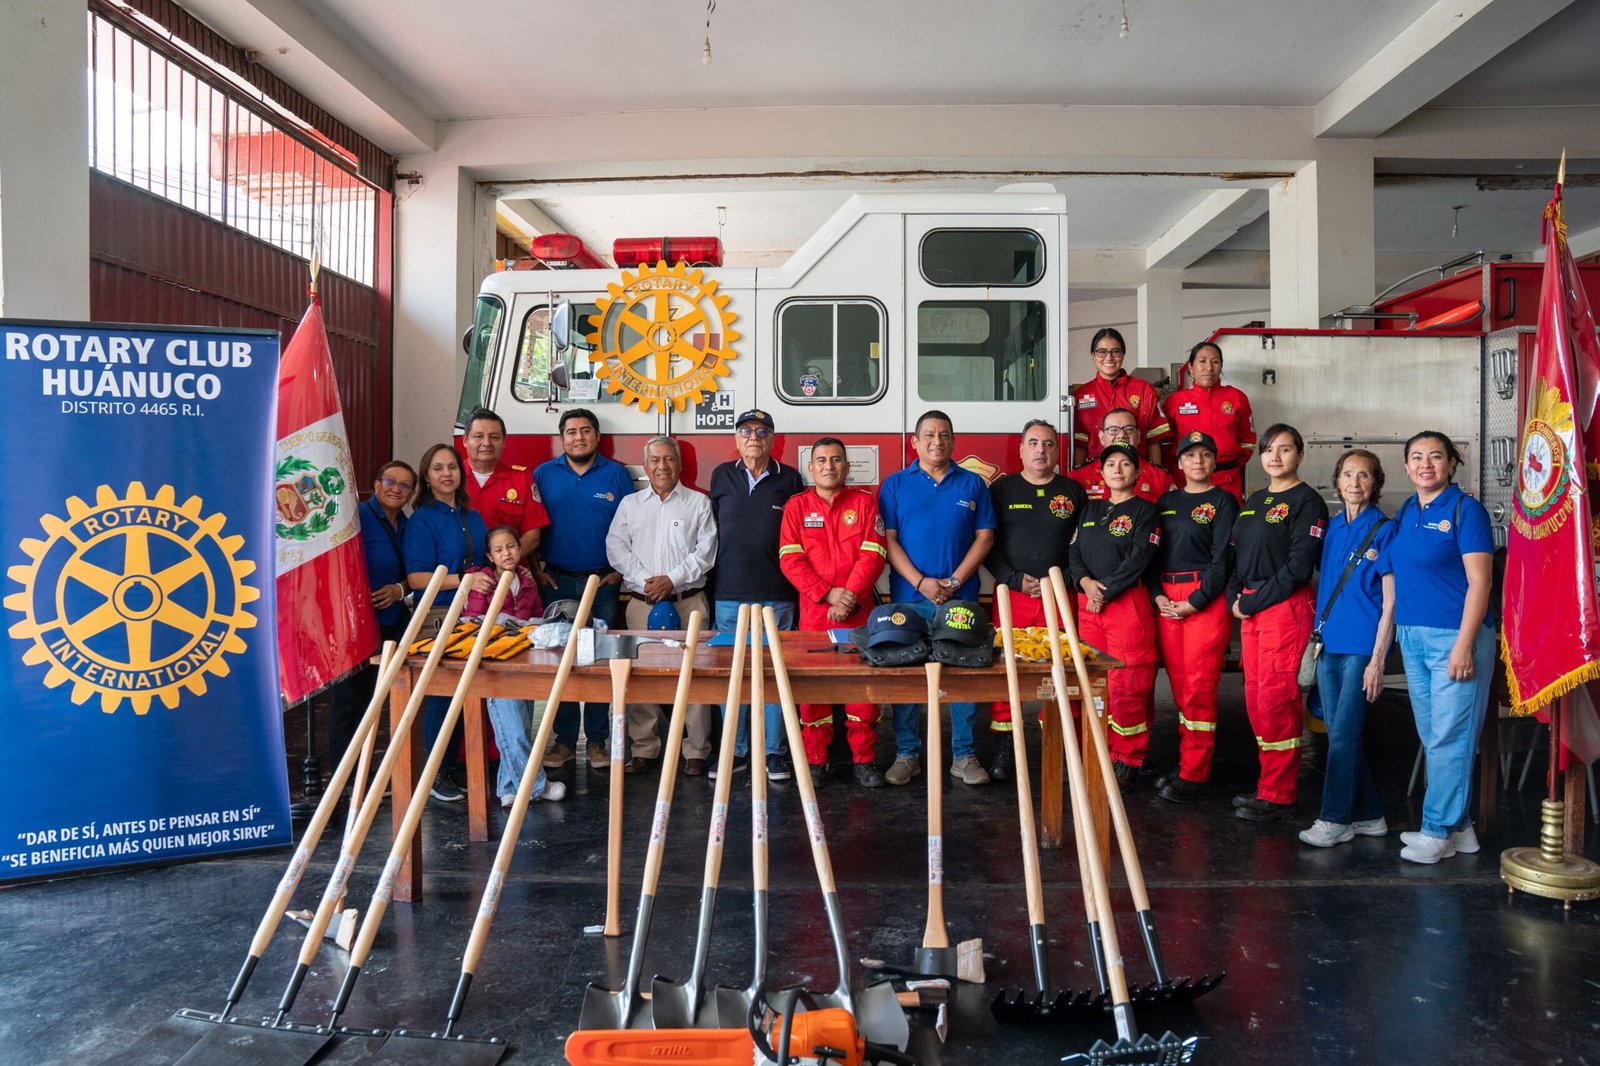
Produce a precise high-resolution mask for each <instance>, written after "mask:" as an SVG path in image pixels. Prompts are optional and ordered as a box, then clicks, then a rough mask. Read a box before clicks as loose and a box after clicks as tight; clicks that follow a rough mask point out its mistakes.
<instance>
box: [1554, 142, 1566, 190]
mask: <svg viewBox="0 0 1600 1066" xmlns="http://www.w3.org/2000/svg"><path fill="white" fill-rule="evenodd" d="M1566 183H1567V150H1566V149H1565V148H1563V149H1561V165H1560V166H1558V167H1556V184H1557V185H1565V184H1566Z"/></svg>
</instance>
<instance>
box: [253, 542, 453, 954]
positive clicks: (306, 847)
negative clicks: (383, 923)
mask: <svg viewBox="0 0 1600 1066" xmlns="http://www.w3.org/2000/svg"><path fill="white" fill-rule="evenodd" d="M447 574H448V571H446V570H445V568H444V567H442V566H441V567H439V568H438V569H436V570H434V572H433V577H432V579H430V580H429V582H428V587H427V588H426V589H424V590H423V592H422V599H421V601H420V602H419V604H418V606H417V610H416V612H415V613H414V614H413V615H412V616H411V621H410V622H409V623H408V624H407V625H406V631H405V633H404V634H402V635H401V637H400V640H399V645H400V648H401V652H402V653H401V654H399V655H396V656H395V657H394V658H393V659H391V660H390V661H389V663H388V665H387V666H385V667H383V668H381V669H380V670H379V671H378V683H377V685H376V686H375V687H374V688H373V690H372V699H370V700H369V701H367V713H366V714H364V715H362V716H361V721H360V722H359V723H357V725H356V731H355V733H354V734H352V735H351V737H350V744H349V746H348V747H346V748H345V751H344V755H343V757H341V758H340V759H339V765H338V766H337V767H335V768H334V771H333V777H332V778H331V779H330V780H329V781H328V790H327V791H326V792H324V793H323V794H322V802H321V803H319V804H318V805H317V810H316V813H315V814H313V815H312V816H311V821H310V822H309V823H308V824H307V825H306V831H305V834H304V835H303V836H302V837H301V838H300V846H299V847H297V848H295V850H294V854H293V855H292V856H290V858H289V867H288V869H286V870H285V871H284V873H283V877H282V878H281V879H280V880H279V881H278V887H277V890H276V891H275V892H274V893H273V896H272V902H270V903H268V904H267V910H266V913H265V914H263V915H262V916H261V923H260V924H259V925H258V926H256V934H255V937H254V938H253V939H252V940H251V941H250V956H251V958H256V959H259V958H260V957H261V956H262V955H264V954H265V953H266V950H267V946H268V945H269V944H271V943H272V935H273V934H274V933H275V932H277V929H278V926H279V925H280V924H282V922H283V912H284V909H285V908H286V907H288V906H289V901H290V899H292V898H293V896H294V890H295V889H296V888H297V887H299V885H300V877H301V875H302V874H303V873H305V868H306V863H307V862H309V861H310V859H311V855H312V853H313V852H315V851H316V850H317V843H318V842H319V841H320V840H321V839H322V831H323V829H325V828H326V827H327V825H328V820H329V819H330V818H332V817H333V809H334V807H336V806H338V803H339V800H338V796H339V793H340V792H341V791H343V790H344V783H345V781H346V779H348V778H349V776H350V770H351V768H352V767H353V766H355V762H356V759H357V757H358V756H357V752H358V750H359V749H358V745H359V744H360V743H361V741H362V739H363V738H364V737H365V736H366V734H367V733H368V732H369V731H371V732H375V731H376V730H377V727H378V726H377V723H378V715H379V713H380V712H381V711H382V710H383V705H384V703H385V702H387V701H388V699H389V687H390V686H391V685H393V684H394V679H395V675H396V674H398V673H399V672H400V667H401V666H402V665H403V664H404V663H405V660H406V657H405V654H404V650H405V649H406V648H409V647H411V641H414V640H416V639H417V633H418V632H419V631H420V630H421V629H422V621H423V616H424V615H426V614H427V613H428V608H429V607H431V606H433V598H434V597H435V596H437V595H438V594H439V586H440V585H442V584H444V579H445V577H446V575H447ZM462 602H463V603H465V602H466V601H465V600H463V601H462ZM457 613H458V614H459V613H460V612H459V611H458V612H457ZM385 780H386V781H387V779H385ZM351 806H354V804H351Z"/></svg>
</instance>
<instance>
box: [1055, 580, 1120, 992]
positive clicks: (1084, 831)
mask: <svg viewBox="0 0 1600 1066" xmlns="http://www.w3.org/2000/svg"><path fill="white" fill-rule="evenodd" d="M1039 592H1040V594H1041V597H1042V599H1043V600H1044V622H1045V626H1046V627H1047V629H1048V631H1049V636H1050V679H1051V683H1052V685H1053V686H1054V688H1055V690H1056V713H1057V714H1059V715H1060V716H1061V739H1062V742H1063V744H1064V745H1065V747H1066V752H1067V781H1068V783H1069V787H1070V790H1071V793H1072V821H1073V826H1074V833H1075V835H1077V836H1078V837H1080V838H1081V842H1082V843H1081V846H1080V847H1079V849H1078V854H1079V858H1080V861H1082V862H1083V863H1084V864H1085V865H1086V866H1087V867H1088V868H1089V883H1090V885H1091V886H1092V887H1093V888H1094V903H1095V911H1096V916H1097V917H1098V918H1099V920H1100V937H1101V941H1102V942H1103V943H1104V945H1105V964H1106V981H1107V983H1108V984H1110V986H1111V1003H1112V1005H1113V1006H1118V1007H1120V1006H1125V1005H1126V1004H1127V1002H1128V975H1127V973H1126V972H1125V971H1124V970H1123V967H1122V945H1121V943H1120V942H1119V941H1118V939H1117V923H1116V916H1115V915H1114V914H1112V912H1111V890H1110V886H1109V884H1108V883H1107V881H1106V868H1105V864H1104V863H1103V862H1101V861H1100V834H1099V831H1098V830H1097V829H1096V828H1095V824H1094V815H1093V813H1092V812H1091V811H1090V810H1089V790H1088V784H1087V779H1086V777H1085V770H1084V764H1083V753H1082V751H1081V750H1080V749H1079V747H1078V731H1077V729H1076V728H1074V726H1073V722H1072V711H1071V709H1070V708H1069V707H1068V706H1067V671H1066V668H1065V667H1064V666H1063V665H1062V660H1061V630H1060V627H1059V626H1058V625H1057V624H1056V602H1055V601H1056V594H1055V589H1054V587H1053V585H1052V583H1049V582H1046V583H1044V584H1043V585H1042V586H1041V587H1040V589H1039ZM1074 645H1076V642H1074ZM1079 654H1081V652H1080V653H1079ZM1085 680H1087V671H1085V676H1084V677H1083V678H1080V684H1082V682H1083V681H1085ZM1082 692H1083V698H1084V699H1085V701H1087V700H1088V699H1089V698H1090V697H1089V689H1088V687H1087V686H1084V687H1083V689H1082ZM1084 713H1085V714H1093V713H1094V711H1093V709H1092V708H1090V707H1089V706H1087V704H1086V705H1085V707H1084Z"/></svg>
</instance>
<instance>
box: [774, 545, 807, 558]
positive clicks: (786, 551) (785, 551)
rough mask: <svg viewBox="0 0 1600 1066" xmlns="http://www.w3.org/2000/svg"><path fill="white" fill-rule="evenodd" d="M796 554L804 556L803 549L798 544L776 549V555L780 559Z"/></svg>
mask: <svg viewBox="0 0 1600 1066" xmlns="http://www.w3.org/2000/svg"><path fill="white" fill-rule="evenodd" d="M796 552H798V553H800V554H802V555H803V554H805V549H804V548H802V547H801V546H800V545H798V544H784V545H782V546H780V547H779V548H778V555H779V556H780V557H781V556H785V555H794V554H795V553H796Z"/></svg>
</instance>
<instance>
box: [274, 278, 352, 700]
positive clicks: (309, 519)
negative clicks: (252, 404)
mask: <svg viewBox="0 0 1600 1066" xmlns="http://www.w3.org/2000/svg"><path fill="white" fill-rule="evenodd" d="M354 484H355V471H354V469H353V468H352V465H351V462H350V440H349V438H348V437H347V436H345V432H344V412H343V410H342V409H341V408H340V406H339V386H338V384H337V383H336V382H335V381H334V379H333V360H332V359H331V358H330V357H329V355H328V334H327V332H326V330H324V328H323V325H322V303H321V301H320V300H318V299H317V298H316V297H315V296H313V297H312V299H311V306H310V307H308V308H307V309H306V314H305V317H304V318H302V319H301V320H300V325H299V327H298V328H297V329H296V330H295V331H294V338H293V339H292V340H290V341H289V346H288V347H287V348H285V349H284V352H283V360H282V362H281V363H279V365H278V451H277V470H276V476H275V477H274V490H273V491H274V495H275V497H276V499H275V501H274V502H275V503H276V505H277V533H278V537H277V543H278V661H279V664H280V667H281V675H282V683H283V698H284V700H285V701H286V702H288V703H298V702H300V701H301V700H303V699H306V698H307V697H309V696H311V695H312V694H313V693H315V692H317V691H319V690H320V689H323V688H325V687H327V686H328V685H330V684H332V683H333V682H334V681H337V680H338V679H339V678H340V677H342V676H344V675H345V674H347V673H349V672H350V671H352V670H354V669H355V668H356V667H357V666H359V665H360V664H361V663H362V662H363V661H365V660H366V659H368V658H369V657H371V656H372V654H373V653H374V652H375V651H376V650H377V647H378V620H377V616H376V615H374V614H373V611H372V607H371V599H370V592H369V591H368V585H367V559H366V555H365V553H364V552H363V551H362V547H361V521H360V516H359V515H358V514H357V513H356V494H355V490H354V488H353V486H354Z"/></svg>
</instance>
